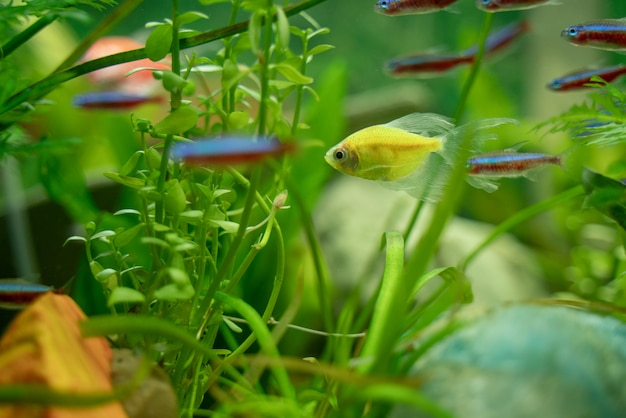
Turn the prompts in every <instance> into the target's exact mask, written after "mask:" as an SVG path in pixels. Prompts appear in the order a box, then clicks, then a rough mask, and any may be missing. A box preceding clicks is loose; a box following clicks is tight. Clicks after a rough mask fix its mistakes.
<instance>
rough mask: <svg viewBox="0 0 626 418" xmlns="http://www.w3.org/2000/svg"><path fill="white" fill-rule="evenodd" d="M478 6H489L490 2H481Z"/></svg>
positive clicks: (483, 0)
mask: <svg viewBox="0 0 626 418" xmlns="http://www.w3.org/2000/svg"><path fill="white" fill-rule="evenodd" d="M480 4H482V5H483V6H489V5H490V4H491V0H481V2H480Z"/></svg>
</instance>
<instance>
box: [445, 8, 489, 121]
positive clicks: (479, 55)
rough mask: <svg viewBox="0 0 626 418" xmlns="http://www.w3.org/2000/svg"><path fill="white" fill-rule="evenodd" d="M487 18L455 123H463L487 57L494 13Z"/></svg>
mask: <svg viewBox="0 0 626 418" xmlns="http://www.w3.org/2000/svg"><path fill="white" fill-rule="evenodd" d="M484 15H485V18H484V19H483V28H482V31H481V33H480V38H479V40H478V52H476V57H475V58H474V63H473V65H472V68H471V70H470V74H469V76H468V77H467V80H466V81H465V84H464V85H463V90H462V91H461V97H460V98H459V103H458V104H457V107H456V110H455V112H454V122H455V123H456V124H459V123H460V121H461V117H463V112H464V111H465V105H466V104H467V98H468V97H469V94H470V91H471V90H472V87H473V86H474V81H475V80H476V76H477V75H478V71H479V70H480V64H481V63H482V60H483V56H484V55H485V43H486V41H487V37H488V36H489V31H490V30H491V23H492V22H493V13H485V14H484Z"/></svg>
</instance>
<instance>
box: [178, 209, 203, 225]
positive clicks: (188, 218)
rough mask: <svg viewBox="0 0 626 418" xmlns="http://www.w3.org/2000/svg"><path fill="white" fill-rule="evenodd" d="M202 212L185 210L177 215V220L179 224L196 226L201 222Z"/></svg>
mask: <svg viewBox="0 0 626 418" xmlns="http://www.w3.org/2000/svg"><path fill="white" fill-rule="evenodd" d="M203 216H204V212H203V211H201V210H187V211H185V212H181V213H179V214H178V219H179V220H180V221H181V222H187V223H188V224H192V225H197V224H199V223H200V222H201V221H202V217H203Z"/></svg>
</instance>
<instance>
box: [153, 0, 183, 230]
mask: <svg viewBox="0 0 626 418" xmlns="http://www.w3.org/2000/svg"><path fill="white" fill-rule="evenodd" d="M172 27H173V28H172V48H171V60H172V72H173V73H174V74H176V75H180V45H179V38H178V30H179V29H180V25H179V23H178V0H172ZM181 102H182V92H181V91H180V90H179V89H174V90H173V91H172V92H171V94H170V113H173V112H175V111H176V110H177V109H178V108H179V107H180V105H181ZM173 142H174V135H167V136H166V137H165V142H164V145H163V154H161V166H160V168H159V178H158V180H157V192H158V193H160V194H161V195H163V191H164V190H165V178H166V177H167V166H168V163H169V155H170V149H171V148H172V144H173ZM164 200H165V198H163V199H160V200H157V201H156V202H155V205H154V206H155V207H154V212H155V214H154V219H155V221H156V222H157V223H163V220H164V215H165V214H164V210H163V202H164Z"/></svg>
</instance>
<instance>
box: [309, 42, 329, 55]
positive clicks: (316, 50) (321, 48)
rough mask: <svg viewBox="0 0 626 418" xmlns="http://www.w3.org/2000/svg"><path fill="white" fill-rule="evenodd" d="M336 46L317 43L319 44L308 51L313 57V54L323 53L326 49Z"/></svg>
mask: <svg viewBox="0 0 626 418" xmlns="http://www.w3.org/2000/svg"><path fill="white" fill-rule="evenodd" d="M334 48H335V47H334V46H333V45H327V44H322V45H317V46H315V47H313V48H311V49H310V50H309V51H308V52H307V55H308V56H310V57H312V56H313V55H317V54H321V53H322V52H326V51H329V50H331V49H334Z"/></svg>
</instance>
